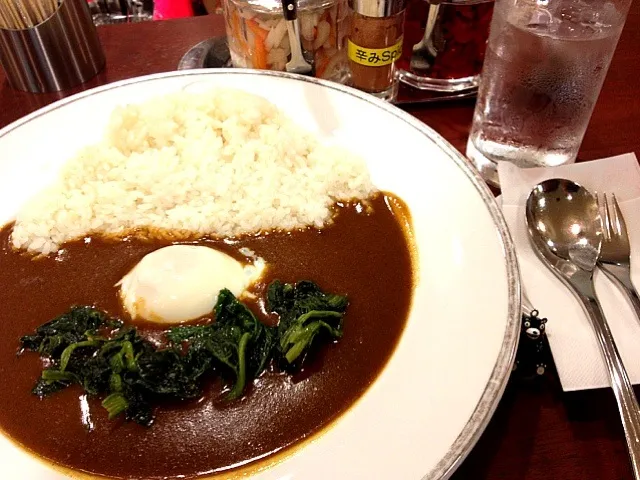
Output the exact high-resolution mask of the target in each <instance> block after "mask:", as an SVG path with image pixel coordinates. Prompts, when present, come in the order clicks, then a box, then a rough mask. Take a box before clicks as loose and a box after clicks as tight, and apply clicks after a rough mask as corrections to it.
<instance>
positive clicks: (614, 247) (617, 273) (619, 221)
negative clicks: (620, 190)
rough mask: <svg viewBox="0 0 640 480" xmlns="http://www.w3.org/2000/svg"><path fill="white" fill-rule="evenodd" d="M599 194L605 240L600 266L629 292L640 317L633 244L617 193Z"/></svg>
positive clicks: (599, 260)
mask: <svg viewBox="0 0 640 480" xmlns="http://www.w3.org/2000/svg"><path fill="white" fill-rule="evenodd" d="M607 196H608V195H607V194H606V193H604V194H602V200H600V195H599V194H598V195H597V199H598V206H599V208H600V210H601V214H602V223H603V241H602V250H601V251H600V258H598V266H599V267H600V268H601V269H602V270H603V271H604V273H606V274H607V276H608V277H609V278H611V279H612V280H614V282H616V283H617V284H618V285H620V286H621V287H622V289H623V290H624V291H625V292H626V293H627V296H628V297H629V299H630V300H631V305H633V308H634V310H635V311H636V315H637V316H638V318H639V319H640V298H639V297H638V292H637V291H636V289H635V287H634V286H633V283H632V282H631V264H630V257H631V246H630V245H629V234H628V233H627V226H626V224H625V221H624V217H623V216H622V211H620V206H619V205H618V200H616V196H615V194H610V195H609V198H610V200H608V199H607Z"/></svg>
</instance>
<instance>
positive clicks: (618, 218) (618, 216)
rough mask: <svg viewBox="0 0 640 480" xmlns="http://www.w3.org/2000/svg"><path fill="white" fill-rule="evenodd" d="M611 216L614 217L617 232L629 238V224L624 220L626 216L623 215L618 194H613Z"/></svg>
mask: <svg viewBox="0 0 640 480" xmlns="http://www.w3.org/2000/svg"><path fill="white" fill-rule="evenodd" d="M611 203H612V205H613V206H612V208H611V216H612V217H613V218H614V221H613V226H614V229H615V234H616V235H618V236H621V237H623V238H627V226H626V224H625V221H624V217H623V216H622V211H621V210H620V205H619V204H618V199H617V198H616V194H615V193H612V194H611Z"/></svg>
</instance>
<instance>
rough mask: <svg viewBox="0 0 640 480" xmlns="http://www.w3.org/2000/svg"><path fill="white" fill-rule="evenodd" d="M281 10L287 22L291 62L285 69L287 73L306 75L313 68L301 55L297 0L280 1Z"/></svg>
mask: <svg viewBox="0 0 640 480" xmlns="http://www.w3.org/2000/svg"><path fill="white" fill-rule="evenodd" d="M282 10H283V12H284V18H285V20H286V21H287V34H288V36H289V45H291V60H289V61H288V62H287V64H286V66H285V68H286V69H287V72H291V73H299V74H301V75H308V74H310V73H311V70H313V67H312V66H311V65H310V64H309V63H308V62H307V61H306V60H305V59H304V55H302V45H301V41H300V23H299V21H298V5H297V0H282Z"/></svg>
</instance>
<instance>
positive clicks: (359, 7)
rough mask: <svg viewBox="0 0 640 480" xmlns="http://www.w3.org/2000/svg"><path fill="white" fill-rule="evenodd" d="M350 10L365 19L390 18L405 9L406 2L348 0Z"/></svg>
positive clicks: (398, 0)
mask: <svg viewBox="0 0 640 480" xmlns="http://www.w3.org/2000/svg"><path fill="white" fill-rule="evenodd" d="M349 6H350V7H351V9H352V10H353V11H354V12H356V13H359V14H360V15H364V16H365V17H377V18H381V17H391V16H393V15H396V14H398V13H400V12H401V11H402V10H404V9H405V7H406V0H349Z"/></svg>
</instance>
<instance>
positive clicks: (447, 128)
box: [0, 2, 640, 480]
mask: <svg viewBox="0 0 640 480" xmlns="http://www.w3.org/2000/svg"><path fill="white" fill-rule="evenodd" d="M223 31H224V24H223V20H222V18H221V17H219V16H213V15H212V16H208V17H198V18H190V19H182V20H173V21H165V22H153V23H139V24H131V25H115V26H107V27H101V28H100V29H99V33H100V37H101V40H102V43H103V45H104V48H105V52H106V55H107V67H106V69H105V70H104V71H103V72H101V73H100V74H99V75H98V76H97V77H96V78H94V79H93V80H91V81H89V82H88V83H87V84H86V85H83V86H82V88H78V89H76V90H74V91H70V92H65V93H64V94H43V95H32V94H27V93H22V92H17V91H15V90H12V89H11V88H10V87H9V86H8V84H7V82H6V81H5V79H4V77H3V73H2V72H1V71H0V128H2V127H4V126H5V125H7V124H9V123H11V122H12V121H14V120H16V119H18V118H20V117H22V116H23V115H26V114H28V113H30V112H32V111H34V110H36V109H38V108H40V107H42V106H44V105H47V104H49V103H51V102H53V101H55V100H57V99H59V98H62V97H64V96H67V95H69V94H71V93H75V92H77V91H80V90H83V89H88V88H92V87H95V86H97V85H102V84H105V83H109V82H114V81H117V80H122V79H126V78H130V77H134V76H138V75H146V74H151V73H158V72H166V71H171V70H175V68H176V65H177V64H178V61H179V60H180V58H181V57H182V55H183V54H184V53H185V52H186V51H187V50H188V49H189V48H190V47H191V46H193V45H195V44H196V43H198V42H200V41H202V40H205V39H207V38H209V37H212V36H216V35H221V34H223ZM639 86H640V3H639V2H635V3H634V4H633V5H632V7H631V12H630V13H629V18H628V20H627V24H626V27H625V29H624V31H623V33H622V37H621V39H620V43H619V45H618V49H617V52H616V54H615V56H614V58H613V61H612V64H611V68H610V70H609V74H608V76H607V80H606V82H605V84H604V87H603V89H602V93H601V94H600V99H599V101H598V104H597V106H596V109H595V112H594V114H593V118H592V119H591V123H590V126H589V129H588V130H587V133H586V136H585V139H584V143H583V145H582V148H581V149H580V153H579V158H580V159H581V160H591V159H594V158H600V157H604V156H609V155H615V154H620V153H626V152H636V153H637V154H638V155H640V88H639ZM473 105H474V102H473V100H467V101H459V102H455V103H444V104H439V105H434V104H430V105H412V106H410V107H406V108H405V109H406V110H407V111H408V112H410V113H411V114H412V115H415V116H416V117H417V118H419V119H421V120H423V121H424V122H426V123H427V124H428V125H430V126H431V127H433V128H434V129H435V130H436V131H438V132H439V133H441V134H442V135H443V136H444V137H445V138H447V140H449V141H450V142H451V143H452V144H453V145H454V146H455V147H457V148H458V149H459V150H461V151H464V148H465V145H466V140H467V135H468V132H469V127H470V124H471V116H472V112H473ZM0 155H1V153H0ZM551 370H552V371H551V372H550V373H548V374H547V375H546V376H545V377H544V378H540V379H538V381H534V382H526V381H520V380H515V379H513V380H512V381H511V383H510V384H509V386H508V388H507V391H506V393H505V395H504V398H503V399H502V401H501V403H500V405H499V407H498V409H497V411H496V413H495V416H494V418H493V419H492V421H491V423H490V424H489V426H488V427H487V430H486V431H485V433H484V434H483V436H482V437H481V439H480V440H479V442H478V445H477V446H476V448H475V449H474V450H473V451H472V452H471V454H470V455H469V457H468V459H467V460H466V461H465V462H464V463H463V464H462V466H461V467H460V469H459V470H458V471H457V472H456V473H455V474H454V476H453V478H454V479H455V480H462V479H490V480H498V479H500V480H501V479H504V480H518V479H526V480H541V479H558V480H560V479H562V480H599V479H602V480H621V479H630V478H632V477H631V470H630V468H629V463H628V459H627V453H626V447H625V443H624V437H623V432H622V428H621V425H620V421H619V419H618V415H617V410H616V406H615V403H614V401H613V395H612V394H611V392H610V391H596V392H585V393H573V394H564V393H562V391H561V389H560V385H559V383H558V380H557V377H556V375H555V372H554V371H553V369H551ZM425 434H427V435H428V432H425Z"/></svg>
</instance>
